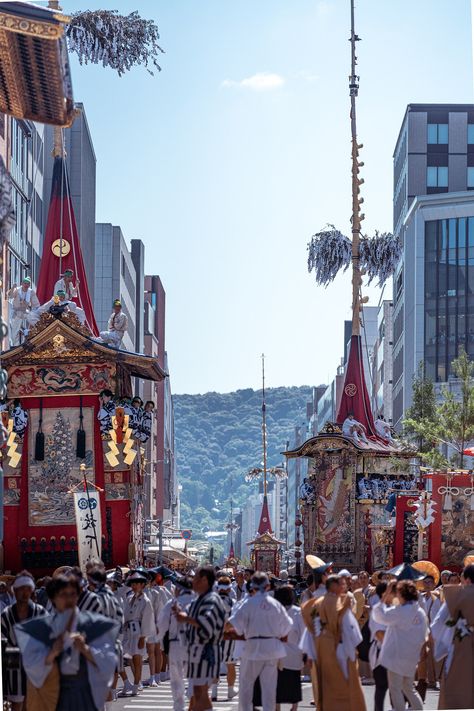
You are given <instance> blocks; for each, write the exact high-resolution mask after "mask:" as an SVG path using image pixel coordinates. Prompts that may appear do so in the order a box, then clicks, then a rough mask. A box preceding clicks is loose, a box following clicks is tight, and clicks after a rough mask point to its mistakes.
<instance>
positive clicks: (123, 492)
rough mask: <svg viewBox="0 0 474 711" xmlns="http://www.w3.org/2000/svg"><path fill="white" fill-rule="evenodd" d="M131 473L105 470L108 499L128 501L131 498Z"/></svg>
mask: <svg viewBox="0 0 474 711" xmlns="http://www.w3.org/2000/svg"><path fill="white" fill-rule="evenodd" d="M128 479H129V474H128V473H126V472H119V471H118V472H114V473H112V472H104V482H105V499H106V501H126V500H128V499H130V484H129V483H128Z"/></svg>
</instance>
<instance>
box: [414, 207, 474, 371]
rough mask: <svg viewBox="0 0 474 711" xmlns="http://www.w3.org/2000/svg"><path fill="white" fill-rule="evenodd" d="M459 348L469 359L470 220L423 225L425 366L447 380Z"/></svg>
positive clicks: (472, 341)
mask: <svg viewBox="0 0 474 711" xmlns="http://www.w3.org/2000/svg"><path fill="white" fill-rule="evenodd" d="M461 347H464V348H465V350H466V351H467V353H468V354H469V355H470V356H471V357H474V217H462V218H453V219H449V220H433V221H430V222H426V224H425V349H424V350H425V366H426V374H427V376H428V377H429V378H431V379H432V380H434V381H438V382H445V381H446V380H448V379H449V378H450V377H451V375H452V373H451V363H452V361H453V360H454V358H456V356H457V355H458V352H459V349H460V348H461Z"/></svg>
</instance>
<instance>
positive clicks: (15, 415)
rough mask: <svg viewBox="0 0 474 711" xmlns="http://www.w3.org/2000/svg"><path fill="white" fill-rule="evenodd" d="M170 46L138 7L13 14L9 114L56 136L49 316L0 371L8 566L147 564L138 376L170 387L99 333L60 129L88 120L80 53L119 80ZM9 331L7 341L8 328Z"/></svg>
mask: <svg viewBox="0 0 474 711" xmlns="http://www.w3.org/2000/svg"><path fill="white" fill-rule="evenodd" d="M158 39H159V33H158V28H157V26H156V25H155V23H154V21H153V20H146V19H142V18H141V17H140V15H139V14H138V12H132V13H130V14H129V15H127V16H125V15H121V14H119V13H118V12H117V11H116V10H100V9H99V10H87V11H79V12H74V13H72V15H71V16H66V15H63V14H62V13H61V11H60V7H59V1H58V0H49V2H48V8H45V7H41V6H38V5H34V4H33V3H30V2H4V3H2V5H1V7H0V60H1V62H2V67H3V70H4V71H3V77H2V82H1V86H0V111H2V112H3V113H6V114H9V115H11V116H13V117H15V118H17V119H30V120H34V121H39V122H42V123H49V124H53V125H54V126H55V127H56V128H55V158H54V160H55V164H54V175H53V185H52V196H51V203H50V211H49V214H48V224H47V234H46V236H45V239H44V245H43V256H42V262H41V270H40V275H39V279H38V285H37V287H38V289H37V293H38V297H39V298H40V300H41V304H42V305H43V306H44V305H45V304H47V306H48V308H46V309H45V308H43V309H41V310H40V311H39V312H38V315H39V318H35V319H34V320H33V319H31V320H30V321H28V322H25V323H23V324H21V326H22V328H21V331H22V334H23V336H24V338H23V340H22V341H21V338H20V344H19V345H16V346H15V347H13V348H11V349H10V350H9V351H6V352H3V353H2V358H3V363H2V366H3V367H2V368H1V369H0V397H2V398H3V400H2V405H1V417H2V425H3V426H2V428H1V432H0V447H1V452H2V467H3V470H4V472H3V481H4V487H3V489H4V501H3V505H4V508H3V514H4V516H3V519H1V522H2V523H4V534H3V541H4V544H3V551H2V555H3V560H2V561H1V562H2V566H1V567H3V569H8V570H19V569H21V568H28V569H29V570H31V572H32V573H34V574H35V575H41V574H42V573H47V572H51V570H53V569H54V568H57V567H59V566H61V565H71V564H76V563H78V562H81V563H83V562H84V560H85V559H86V558H87V557H88V556H91V555H94V556H95V555H99V556H100V555H101V556H102V558H103V559H104V561H105V562H106V563H107V564H110V565H115V564H123V563H125V562H127V561H135V562H141V559H142V555H143V551H142V541H143V530H142V526H143V523H142V518H143V517H142V497H143V487H142V481H143V470H144V465H145V460H144V450H143V444H144V443H145V442H146V440H147V438H148V437H149V436H150V432H151V414H150V413H148V412H146V411H145V412H144V411H143V410H141V408H134V407H132V405H131V403H130V397H131V396H132V395H133V394H134V393H133V391H132V378H144V379H149V380H153V381H160V380H162V379H163V378H164V377H165V372H164V371H163V369H162V367H161V365H160V364H159V363H158V361H157V360H156V359H155V358H153V357H149V356H145V355H142V354H137V353H129V352H127V351H124V350H120V348H112V347H110V346H108V345H106V344H105V343H102V342H100V340H99V339H98V338H97V336H98V332H97V326H96V323H95V318H94V313H93V309H92V304H91V300H90V296H89V291H88V287H87V280H86V277H85V273H84V266H83V260H82V255H81V250H80V247H79V240H78V235H77V229H76V223H75V218H74V212H73V207H72V203H71V199H70V195H69V185H68V179H67V169H66V163H65V160H64V153H63V137H62V134H61V130H60V128H58V127H65V126H70V125H71V124H72V122H73V121H74V118H75V116H76V114H77V110H76V108H75V107H74V100H73V94H72V81H71V73H70V65H69V57H68V50H69V51H70V52H74V53H75V54H76V55H77V56H78V58H79V62H80V64H88V63H92V64H101V65H102V66H104V67H109V68H111V69H113V70H114V71H116V72H117V73H118V75H119V76H122V75H123V74H124V73H126V72H127V71H129V70H130V69H132V68H133V67H135V66H144V67H145V68H146V70H147V71H148V72H149V73H150V74H153V70H158V71H159V70H160V66H159V64H158V61H157V58H158V55H159V54H160V53H161V52H162V49H161V47H160V46H159V44H158ZM14 221H15V215H14V211H13V206H12V198H11V181H10V177H9V175H8V173H7V172H6V170H5V167H4V165H3V161H1V159H0V241H1V242H2V244H3V242H4V241H5V240H6V239H8V233H9V230H10V229H11V226H12V224H14ZM68 269H69V270H72V271H73V274H74V278H75V279H76V285H79V284H80V287H79V289H78V294H77V295H74V296H72V297H71V300H70V302H69V304H67V305H66V304H64V303H63V304H61V303H60V302H61V299H60V298H59V297H58V296H57V294H56V290H57V282H58V280H60V279H61V278H62V276H63V275H64V274H65V273H66V271H67V270H68ZM63 299H64V297H63ZM48 302H49V303H48ZM0 329H1V331H2V339H3V338H5V336H6V333H7V329H6V324H4V323H3V322H2V321H1V319H0ZM15 335H16V334H15ZM15 340H16V339H15ZM7 377H8V388H7V386H6V382H7Z"/></svg>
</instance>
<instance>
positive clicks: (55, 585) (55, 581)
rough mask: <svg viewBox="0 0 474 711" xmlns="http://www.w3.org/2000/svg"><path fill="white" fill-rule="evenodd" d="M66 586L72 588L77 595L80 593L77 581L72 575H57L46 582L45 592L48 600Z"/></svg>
mask: <svg viewBox="0 0 474 711" xmlns="http://www.w3.org/2000/svg"><path fill="white" fill-rule="evenodd" d="M66 588H74V590H75V591H76V593H77V596H78V597H79V595H80V594H81V588H80V586H79V581H78V579H77V578H76V577H75V576H74V575H57V576H56V577H55V578H51V580H49V581H48V582H47V583H46V594H47V596H48V597H49V599H50V600H54V598H55V597H56V595H57V594H58V593H60V592H61V591H62V590H65V589H66Z"/></svg>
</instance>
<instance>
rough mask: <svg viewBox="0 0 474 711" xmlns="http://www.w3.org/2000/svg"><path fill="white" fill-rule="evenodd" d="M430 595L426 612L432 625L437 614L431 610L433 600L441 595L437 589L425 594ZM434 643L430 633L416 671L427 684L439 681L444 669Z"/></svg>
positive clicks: (425, 607)
mask: <svg viewBox="0 0 474 711" xmlns="http://www.w3.org/2000/svg"><path fill="white" fill-rule="evenodd" d="M428 595H429V596H430V598H431V600H430V602H428V603H425V606H424V610H425V612H426V614H427V615H428V622H429V623H430V625H432V624H433V622H434V620H435V617H436V615H433V613H432V612H431V607H432V604H433V602H432V600H434V599H436V598H439V595H438V593H437V592H436V591H434V592H432V593H426V594H425V596H424V597H425V599H426V598H427V597H428ZM433 652H434V644H433V639H432V637H431V635H430V637H429V640H428V641H427V642H425V644H424V645H423V646H422V648H421V655H420V662H419V664H418V669H417V672H416V678H417V679H421V680H424V681H426V682H427V684H431V685H433V684H436V682H437V681H438V679H439V677H440V674H441V669H442V662H437V661H436V660H435V658H434V653H433Z"/></svg>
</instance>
